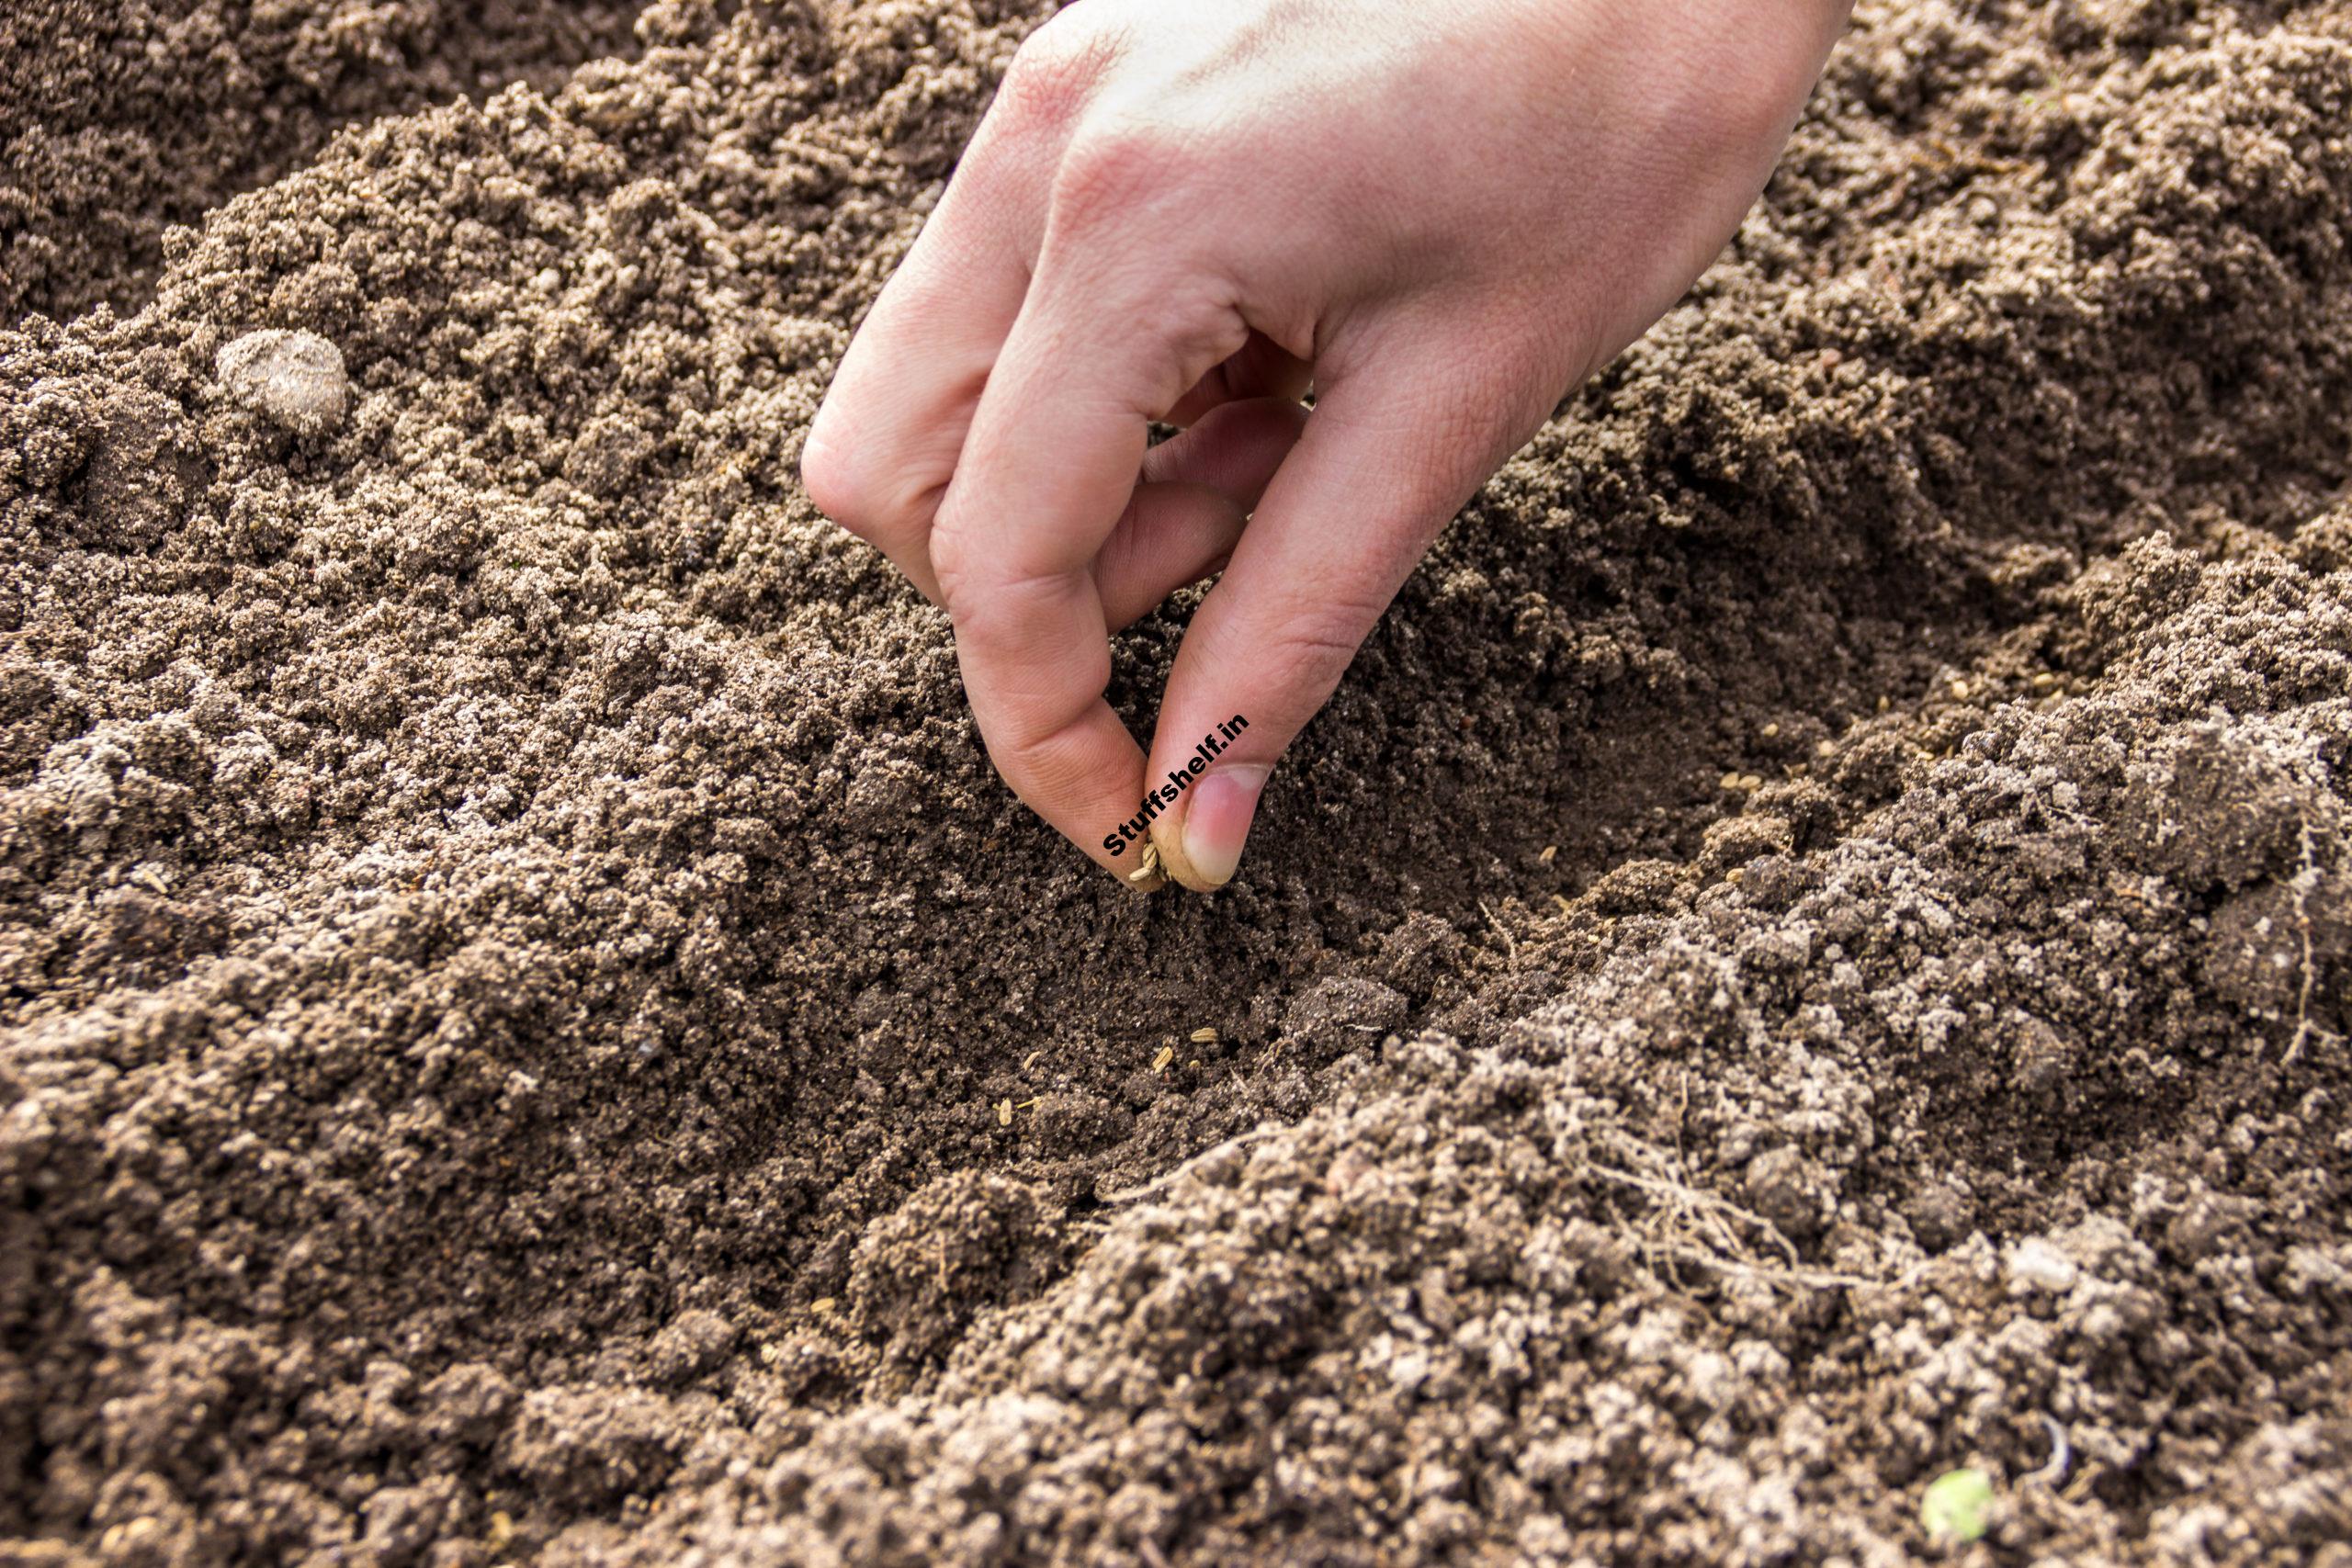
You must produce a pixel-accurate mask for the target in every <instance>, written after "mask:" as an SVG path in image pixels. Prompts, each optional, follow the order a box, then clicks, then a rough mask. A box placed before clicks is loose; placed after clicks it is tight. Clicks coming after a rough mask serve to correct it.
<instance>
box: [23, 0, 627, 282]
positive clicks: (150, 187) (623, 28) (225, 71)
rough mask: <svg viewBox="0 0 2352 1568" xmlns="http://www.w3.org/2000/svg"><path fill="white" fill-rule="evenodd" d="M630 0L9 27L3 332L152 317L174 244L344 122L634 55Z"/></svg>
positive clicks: (166, 6) (72, 20)
mask: <svg viewBox="0 0 2352 1568" xmlns="http://www.w3.org/2000/svg"><path fill="white" fill-rule="evenodd" d="M636 9H637V7H636V6H635V5H634V4H631V3H629V0H489V3H488V4H478V3H472V0H469V3H466V4H455V3H450V0H260V3H258V4H254V3H249V0H40V3H38V4H30V5H17V6H9V7H8V8H7V9H6V12H4V13H0V321H10V322H13V321H15V320H16V319H17V317H18V316H20V315H22V314H24V313H26V312H27V311H30V310H40V311H41V312H43V313H45V314H47V315H51V316H58V317H63V316H68V315H72V314H74V313H75V312H77V311H81V310H88V309H89V308H90V307H91V306H93V305H96V304H98V303H100V302H102V301H103V302H106V303H108V304H111V305H113V306H114V307H115V308H116V309H118V310H130V309H132V308H135V307H137V306H139V305H143V304H145V303H146V302H147V298H148V294H149V292H150V290H151V289H152V288H153V283H154V279H155V274H156V271H157V270H158V268H159V267H160V266H161V265H162V263H163V259H164V251H165V248H166V245H167V231H169V230H170V229H171V228H172V226H173V225H175V224H188V223H197V222H200V221H201V220H203V217H204V214H206V213H207V212H209V211H210V210H211V209H214V208H216V207H218V206H220V204H221V203H222V202H224V201H226V200H228V199H229V197H232V196H233V195H235V194H236V193H237V192H239V191H241V190H249V189H251V188H252V187H253V186H256V185H260V184H263V183H265V182H266V181H269V180H273V179H276V178H277V177H278V176H279V175H283V174H285V173H286V172H287V171H288V170H289V169H291V168H293V167H294V166H295V165H296V164H300V163H301V162H303V161H304V160H306V159H308V158H309V157H310V156H311V154H312V153H314V152H317V151H318V150H319V148H320V146H321V145H322V143H323V142H324V141H326V139H327V138H328V136H330V135H331V134H333V133H334V130H335V129H336V128H337V127H339V126H344V125H350V124H353V123H356V122H361V121H365V120H370V119H374V118H378V117H379V116H382V115H387V114H397V113H402V112H405V111H407V110H409V109H413V108H419V107H424V105H426V104H430V103H434V102H437V101H439V100H442V99H446V98H451V97H456V96H460V95H465V94H480V93H482V92H485V91H487V90H490V89H492V88H495V87H498V86H502V85H505V84H506V83H509V82H514V81H526V82H529V83H531V84H532V85H535V86H538V87H544V88H553V87H555V86H557V85H560V83H561V82H562V80H563V78H564V76H565V75H566V73H569V72H570V70H571V67H572V66H575V65H577V64H579V63H580V62H582V61H583V60H588V59H592V58H594V57H595V56H598V55H606V54H620V53H627V52H632V51H633V41H634V40H633V39H631V38H630V35H629V19H630V17H631V16H632V15H633V14H634V13H635V11H636Z"/></svg>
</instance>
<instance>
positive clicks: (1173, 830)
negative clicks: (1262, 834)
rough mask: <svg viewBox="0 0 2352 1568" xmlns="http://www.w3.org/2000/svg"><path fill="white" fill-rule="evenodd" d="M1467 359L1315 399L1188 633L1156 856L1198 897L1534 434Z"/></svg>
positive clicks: (1398, 359) (1161, 755)
mask: <svg viewBox="0 0 2352 1568" xmlns="http://www.w3.org/2000/svg"><path fill="white" fill-rule="evenodd" d="M1463 382H1464V375H1463V369H1462V361H1461V356H1460V355H1458V354H1456V355H1450V356H1447V357H1445V358H1442V359H1441V358H1439V357H1437V356H1436V355H1430V356H1427V357H1426V358H1424V357H1422V356H1419V355H1397V356H1395V357H1392V358H1390V359H1388V360H1387V361H1385V363H1384V362H1377V361H1375V362H1368V363H1366V364H1364V365H1363V367H1361V368H1360V369H1359V370H1357V371H1355V372H1354V373H1352V374H1351V375H1349V376H1348V377H1347V378H1344V379H1343V380H1341V381H1340V382H1338V383H1336V384H1334V385H1332V386H1331V387H1329V389H1327V390H1325V391H1324V392H1322V393H1321V394H1320V395H1319V396H1318V398H1317V403H1316V407H1315V412H1313V414H1311V415H1310V416H1309V417H1308V419H1307V421H1306V432H1305V434H1303V435H1301V436H1300V438H1299V442H1298V445H1297V446H1296V447H1295V448H1294V449H1293V451H1292V452H1291V454H1290V457H1288V458H1287V459H1286V460H1285V461H1284V462H1283V466H1282V468H1281V469H1280V471H1278V472H1277V473H1276V474H1275V476H1274V479H1273V482H1272V484H1271V485H1269V486H1268V487H1267V490H1266V494H1265V497H1264V499H1263V500H1262V501H1261V502H1260V503H1259V506H1258V510H1257V513H1256V514H1255V516H1254V517H1253V518H1252V519H1251V521H1250V526H1249V528H1248V530H1247V531H1246V532H1244V533H1243V535H1242V536H1241V539H1240V542H1239V543H1238V545H1237V546H1236V547H1235V548H1234V552H1233V558H1232V562H1231V564H1230V565H1228V566H1227V569H1226V571H1225V575H1224V577H1223V578H1222V579H1221V580H1220V581H1218V583H1217V585H1216V588H1215V589H1214V590H1212V591H1211V592H1210V593H1209V595H1208V597H1207V598H1206V599H1205V600H1204V601H1203V602H1202V604H1201V607H1200V610H1199V611H1198V613H1197V614H1195V615H1193V624H1192V626H1190V627H1189V628H1188V629H1187V630H1186V631H1185V634H1184V643H1183V647H1182V649H1180V650H1179V651H1178V653H1177V656H1176V665H1175V668H1174V670H1173V671H1171V672H1170V675H1169V680H1168V691H1167V694H1166V696H1165V697H1164V698H1163V699H1162V701H1161V704H1160V709H1159V732H1158V734H1157V735H1156V736H1155V738H1154V739H1153V743H1152V751H1151V761H1150V764H1149V771H1148V773H1146V775H1145V779H1144V787H1145V788H1146V790H1147V791H1150V792H1152V793H1153V794H1154V795H1158V796H1159V797H1161V799H1162V815H1161V816H1160V817H1159V820H1158V822H1157V823H1156V824H1155V825H1154V827H1153V829H1152V844H1153V847H1154V848H1155V849H1157V850H1158V851H1159V859H1160V862H1161V863H1162V865H1164V866H1165V867H1166V868H1167V870H1168V872H1169V874H1170V875H1172V876H1174V877H1175V879H1176V880H1177V881H1179V882H1181V883H1182V884H1183V885H1184V886H1187V887H1189V888H1192V889H1193V891H1195V892H1201V893H1206V892H1211V891H1214V890H1215V889H1216V888H1217V887H1220V886H1223V885H1224V884H1225V883H1226V882H1227V881H1228V880H1230V879H1231V877H1232V875H1233V873H1234V869H1235V868H1236V867H1237V866H1238V864H1239V863H1240V860H1241V851H1242V846H1243V844H1244V842H1245V841H1246V840H1248V838H1249V834H1250V822H1251V820H1252V818H1254V817H1255V816H1256V814H1257V809H1258V798H1259V795H1260V794H1261V791H1262V790H1263V789H1264V787H1265V784H1266V780H1267V779H1268V777H1269V776H1270V775H1271V774H1272V771H1273V766H1274V763H1275V762H1276V761H1277V760H1278V759H1279V758H1280V757H1281V756H1282V753H1283V750H1285V749H1287V748H1288V747H1289V745H1290V743H1291V740H1292V739H1293V738H1294V737H1295V736H1296V735H1297V733H1298V732H1299V730H1300V729H1302V728H1305V727H1306V722H1307V720H1308V719H1310V718H1312V717H1314V716H1315V715H1316V713H1317V711H1318V710H1319V709H1321V707H1322V706H1323V705H1324V703H1325V702H1326V701H1327V700H1329V697H1330V695H1331V692H1332V689H1333V688H1334V687H1336V686H1337V685H1338V684H1339V683H1340V676H1341V675H1342V674H1344V673H1345V672H1346V671H1347V667H1348V664H1349V662H1350V661H1351V660H1353V659H1354V658H1355V655H1356V650H1357V649H1358V648H1359V647H1361V646H1362V644H1363V639H1364V637H1366V636H1367V635H1368V634H1369V633H1370V632H1371V630H1372V627H1373V626H1374V623H1375V622H1377V621H1378V620H1379V619H1380V616H1381V614H1382V612H1383V611H1385V610H1386V609H1387V607H1388V604H1389V601H1390V600H1392V599H1393V598H1395V597H1396V595H1397V589H1398V588H1399V587H1400V586H1402V585H1403V583H1404V581H1405V579H1406V577H1407V576H1408V574H1410V573H1411V571H1412V570H1413V568H1414V566H1415V565H1416V564H1418V563H1419V560H1420V558H1421V557H1422V555H1423V554H1424V553H1425V552H1426V551H1427V550H1428V548H1429V547H1430V541H1432V540H1433V539H1435V538H1436V537H1437V536H1438V534H1439V532H1440V531H1441V530H1442V529H1443V528H1444V526H1445V525H1446V523H1447V522H1448V521H1450V520H1451V519H1452V518H1453V514H1454V513H1456V512H1457V511H1459V510H1460V509H1461V507H1462V504H1463V502H1465V501H1467V500H1469V498H1470V497H1471V495H1472V494H1473V493H1475V492H1476V490H1477V488H1478V486H1480V485H1481V484H1483V483H1485V482H1486V480H1487V477H1488V476H1489V475H1491V474H1492V473H1493V472H1494V470H1495V469H1496V468H1497V467H1498V466H1499V465H1500V464H1501V462H1502V460H1503V458H1504V457H1508V456H1509V455H1510V452H1511V450H1512V449H1513V448H1515V447H1516V446H1519V444H1520V443H1521V441H1523V440H1525V439H1526V437H1527V435H1528V434H1530V433H1532V431H1533V429H1534V428H1535V426H1536V425H1537V424H1538V423H1541V421H1542V418H1543V413H1544V411H1548V409H1549V407H1550V404H1549V402H1548V401H1547V402H1545V403H1544V405H1543V409H1542V410H1539V411H1537V412H1534V413H1532V414H1529V413H1527V412H1526V411H1525V408H1524V406H1523V405H1524V404H1525V403H1526V402H1527V401H1528V400H1526V399H1521V398H1519V397H1516V396H1507V395H1506V396H1498V395H1497V394H1496V391H1495V389H1494V388H1493V387H1492V386H1491V385H1489V386H1487V387H1485V388H1478V387H1472V386H1468V385H1464V384H1463Z"/></svg>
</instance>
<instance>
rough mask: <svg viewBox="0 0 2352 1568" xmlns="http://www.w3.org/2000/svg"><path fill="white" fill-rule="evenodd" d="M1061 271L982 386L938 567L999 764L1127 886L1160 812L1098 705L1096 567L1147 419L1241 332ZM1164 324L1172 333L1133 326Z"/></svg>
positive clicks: (1124, 738) (1026, 312)
mask: <svg viewBox="0 0 2352 1568" xmlns="http://www.w3.org/2000/svg"><path fill="white" fill-rule="evenodd" d="M1060 270H1061V269H1057V268H1056V267H1053V266H1051V265H1041V266H1040V269H1039V276H1038V278H1037V280H1036V283H1035V285H1034V286H1033V287H1032V288H1031V291H1030V296H1029V300H1028V302H1027V303H1026V304H1025V305H1024V306H1023V310H1022V313H1021V316H1020V318H1019V319H1018V320H1017V321H1015V322H1014V324H1013V328H1012V333H1011V334H1010V335H1009V336H1008V337H1007V338H1006V340H1005V344H1004V350H1003V353H1002V354H1001V356H1000V357H999V359H998V361H997V365H996V367H995V369H994V370H993V371H992V372H991V373H990V375H989V382H988V388H987V390H986V391H985V392H984V393H983V394H982V396H981V399H980V404H979V408H978V411H977V412H976V413H975V414H974V417H973V421H972V428H971V433H970V434H969V436H968V437H967V440H966V442H965V446H964V455H963V459H962V461H961V462H960V463H959V464H958V466H957V468H956V476H955V478H954V479H952V480H951V481H950V482H949V485H948V488H947V494H946V496H945V498H944V500H943V501H942V502H941V505H940V509H939V514H938V518H937V521H936V523H935V524H934V525H933V533H932V541H931V548H932V567H933V571H934V572H935V573H936V575H937V578H938V581H939V585H940V592H941V594H942V597H943V598H944V602H945V604H946V606H947V613H948V615H949V618H950V619H951V620H952V621H953V622H954V623H955V626H956V660H957V663H958V664H959V666H960V667H961V669H962V671H963V675H964V689H965V694H966V695H967V698H968V699H969V701H970V702H971V705H972V716H973V717H974V718H975V719H976V720H977V721H978V724H979V727H980V734H981V736H982V737H983V739H986V741H987V742H988V748H989V758H990V760H991V761H994V762H995V764H996V767H997V771H998V772H999V773H1001V774H1002V775H1003V776H1004V780H1005V782H1006V783H1007V784H1011V785H1012V789H1013V791H1014V793H1016V794H1017V795H1020V796H1021V798H1022V800H1023V802H1025V803H1026V804H1027V805H1028V806H1029V807H1030V809H1032V810H1034V811H1035V812H1036V813H1037V815H1039V816H1040V817H1043V818H1045V819H1046V821H1047V822H1049V823H1051V824H1052V825H1053V826H1054V827H1055V828H1057V829H1059V830H1060V831H1061V832H1062V833H1063V834H1064V835H1066V836H1067V837H1068V838H1069V839H1070V840H1071V841H1073V842H1074V843H1076V844H1078V845H1079V846H1080V848H1082V849H1084V850H1085V851H1086V852H1087V853H1088V854H1089V855H1090V856H1091V858H1092V859H1093V860H1094V862H1095V863H1097V864H1099V865H1101V866H1103V867H1104V868H1105V869H1107V870H1110V871H1114V872H1117V873H1119V874H1123V875H1124V874H1131V873H1133V872H1134V871H1136V868H1137V867H1138V865H1139V863H1141V861H1142V856H1143V847H1144V844H1145V843H1146V842H1147V841H1148V829H1149V827H1150V820H1151V819H1152V818H1156V816H1157V809H1156V807H1147V806H1146V805H1145V803H1144V794H1145V792H1144V787H1143V785H1144V778H1143V767H1144V756H1143V749H1142V748H1141V747H1140V746H1138V745H1136V741H1135V739H1134V737H1132V736H1130V735H1129V734H1128V733H1127V730H1126V727H1125V725H1123V724H1121V723H1120V722H1119V717H1118V715H1117V714H1115V713H1114V712H1113V711H1112V709H1111V705H1110V704H1109V703H1107V702H1105V701H1104V700H1103V690H1104V688H1105V687H1107V686H1108V685H1109V684H1110V680H1111V651H1110V628H1109V626H1108V625H1107V623H1106V622H1105V619H1104V615H1103V602H1102V597H1101V594H1100V592H1099V591H1098V589H1097V588H1096V585H1095V581H1094V579H1093V575H1092V573H1091V570H1090V568H1091V564H1092V562H1093V560H1094V558H1095V556H1096V554H1097V553H1098V552H1099V551H1100V550H1101V549H1102V547H1103V541H1104V540H1105V539H1106V538H1108V537H1109V536H1110V533H1111V530H1112V529H1113V527H1114V525H1116V524H1117V522H1118V520H1119V517H1120V515H1121V513H1123V512H1125V509H1126V506H1127V503H1128V501H1129V499H1130V497H1131V496H1132V495H1133V493H1134V491H1135V488H1136V479H1137V477H1138V475H1139V473H1140V470H1141V468H1142V464H1143V456H1144V450H1145V447H1146V446H1147V445H1148V438H1149V430H1148V425H1149V422H1150V420H1151V419H1152V418H1153V417H1155V416H1156V415H1157V414H1159V412H1164V411H1165V410H1166V409H1167V408H1168V407H1170V405H1172V404H1173V403H1174V401H1175V400H1176V399H1177V398H1179V397H1181V396H1182V394H1183V392H1184V390H1185V389H1186V388H1188V387H1189V386H1191V385H1192V383H1193V381H1195V380H1197V379H1198V378H1199V377H1200V376H1201V375H1202V374H1204V372H1205V369H1206V367H1209V366H1213V365H1215V364H1216V363H1217V362H1218V361H1219V360H1221V359H1222V358H1224V357H1225V355H1227V354H1230V353H1231V352H1233V349H1234V347H1235V346H1237V345H1238V344H1239V343H1240V342H1241V341H1242V340H1243V339H1244V337H1245V336H1246V334H1247V328H1246V327H1244V326H1243V325H1242V324H1241V321H1240V319H1239V316H1238V313H1232V312H1225V311H1220V310H1216V309H1215V308H1204V309H1200V310H1195V311H1193V313H1192V318H1191V319H1190V320H1184V319H1182V318H1175V317H1170V316H1169V315H1167V314H1165V313H1164V311H1154V310H1152V308H1151V307H1150V306H1148V305H1136V306H1134V308H1132V309H1130V308H1128V306H1129V302H1128V301H1126V300H1124V299H1118V298H1116V297H1115V295H1114V294H1113V293H1112V292H1110V291H1107V290H1104V289H1102V288H1098V287H1093V286H1091V284H1090V283H1088V282H1087V281H1086V280H1084V279H1081V278H1074V277H1070V276H1067V274H1066V273H1064V274H1063V275H1062V276H1057V272H1059V271H1060ZM1177 292H1179V291H1175V290H1157V289H1156V290H1154V291H1153V293H1154V294H1155V295H1157V296H1158V297H1159V299H1161V300H1162V301H1164V300H1165V299H1167V298H1168V297H1169V296H1170V294H1174V293H1177ZM1153 314H1159V315H1160V320H1161V321H1162V323H1163V324H1162V327H1161V330H1159V331H1158V332H1153V333H1142V334H1138V333H1136V332H1135V331H1134V328H1133V325H1132V323H1133V322H1135V321H1138V320H1147V319H1148V318H1149V317H1150V316H1151V315H1153ZM1139 816H1140V817H1141V818H1143V819H1142V821H1141V823H1140V826H1139V827H1136V828H1135V829H1134V831H1132V832H1131V833H1128V834H1125V835H1123V834H1122V833H1121V831H1120V829H1122V827H1123V826H1130V825H1134V824H1136V820H1137V818H1138V817H1139Z"/></svg>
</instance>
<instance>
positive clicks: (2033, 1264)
mask: <svg viewBox="0 0 2352 1568" xmlns="http://www.w3.org/2000/svg"><path fill="white" fill-rule="evenodd" d="M2080 1272H2081V1270H2080V1269H2077V1268H2076V1267H2075V1260H2074V1259H2073V1258H2069V1257H2067V1256H2066V1255H2065V1254H2064V1253H2063V1252H2061V1251H2059V1250H2058V1248H2057V1247H2055V1246H2053V1245H2052V1243H2051V1241H2050V1240H2049V1238H2048V1237H2046V1236H2039V1235H2036V1236H2028V1237H2027V1238H2026V1239H2025V1240H2023V1241H2021V1242H2019V1243H2018V1244H2017V1246H2016V1247H2013V1248H2011V1249H2010V1252H2009V1282H2010V1283H2011V1284H2013V1285H2017V1286H2019V1287H2021V1288H2023V1289H2025V1290H2029V1291H2047V1292H2050V1293H2051V1294H2052V1295H2053V1296H2057V1295H2064V1294H2065V1293H2066V1292H2068V1291H2071V1290H2073V1289H2074V1288H2075V1275H2077V1274H2079V1273H2080Z"/></svg>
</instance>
